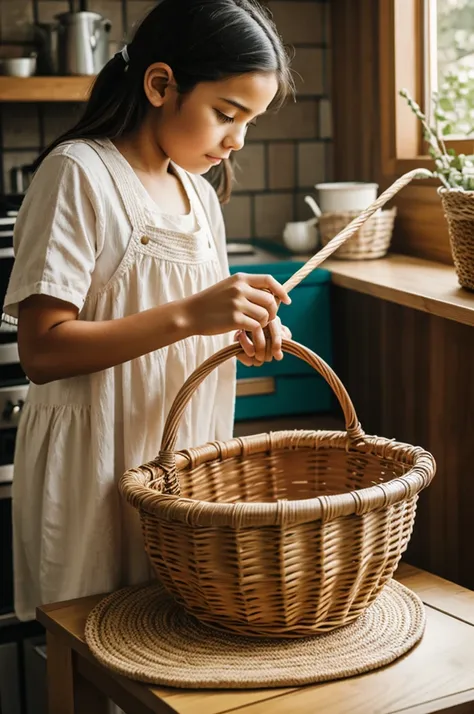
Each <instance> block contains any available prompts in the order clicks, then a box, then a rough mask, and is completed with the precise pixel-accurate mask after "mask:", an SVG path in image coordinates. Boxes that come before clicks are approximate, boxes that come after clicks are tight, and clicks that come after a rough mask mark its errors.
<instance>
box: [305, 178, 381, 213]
mask: <svg viewBox="0 0 474 714" xmlns="http://www.w3.org/2000/svg"><path fill="white" fill-rule="evenodd" d="M315 189H316V191H317V192H318V205H319V208H320V209H321V211H322V213H343V212H345V211H359V212H360V211H363V210H364V209H366V208H367V207H368V206H370V204H371V203H373V202H374V201H375V199H376V198H377V190H378V184H376V183H361V182H358V181H350V182H347V181H346V182H342V181H341V182H337V183H317V184H316V185H315Z"/></svg>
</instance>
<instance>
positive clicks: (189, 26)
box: [36, 0, 293, 203]
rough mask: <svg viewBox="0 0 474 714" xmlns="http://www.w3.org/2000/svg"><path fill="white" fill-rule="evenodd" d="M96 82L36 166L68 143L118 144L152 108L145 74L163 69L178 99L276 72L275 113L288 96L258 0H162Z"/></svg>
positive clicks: (281, 55) (275, 38)
mask: <svg viewBox="0 0 474 714" xmlns="http://www.w3.org/2000/svg"><path fill="white" fill-rule="evenodd" d="M127 49H128V55H129V58H130V60H129V63H128V64H126V62H125V60H124V58H123V56H122V54H121V53H118V54H117V55H115V57H113V58H112V59H111V60H110V61H109V62H108V63H107V64H106V65H105V67H104V68H103V70H102V71H101V72H100V74H99V75H98V77H97V79H96V81H95V83H94V86H93V88H92V92H91V95H90V98H89V101H88V102H87V105H86V108H85V110H84V114H83V116H82V118H81V119H80V120H79V121H78V123H77V124H76V125H75V126H74V127H73V128H72V129H70V130H69V131H67V132H66V133H64V134H63V135H62V136H60V137H59V138H58V139H56V140H55V141H54V142H53V143H52V144H51V145H50V146H49V147H48V148H47V149H46V150H45V151H44V152H43V153H42V154H41V156H40V157H39V158H38V160H37V162H36V167H38V166H39V165H40V163H41V162H42V161H43V159H44V158H45V157H46V156H47V155H48V154H49V153H50V152H51V151H52V150H53V149H54V148H55V147H56V146H58V145H59V144H61V143H63V142H65V141H69V140H73V139H103V138H109V139H115V138H118V137H119V136H122V135H124V134H128V133H130V132H133V131H134V130H136V129H137V128H138V127H139V126H140V124H141V122H142V121H143V119H144V117H145V115H146V113H147V111H148V109H149V106H150V105H149V102H148V99H147V97H146V95H145V92H144V89H143V78H144V75H145V72H146V70H147V68H148V67H149V66H150V65H151V64H153V63H154V62H164V63H166V64H168V65H169V66H170V67H171V69H172V70H173V73H174V77H175V80H176V84H177V88H178V92H179V94H180V95H181V97H183V96H184V95H185V94H187V93H189V92H191V90H192V89H193V88H194V87H195V86H196V85H197V84H198V83H199V82H209V81H216V80H220V79H225V78H227V77H230V76H235V75H241V74H244V73H246V72H275V74H276V76H277V79H278V92H277V95H276V96H275V99H274V101H273V103H272V104H273V106H274V107H275V106H276V107H277V108H278V107H279V106H281V105H282V104H283V102H284V101H285V99H286V98H287V97H288V96H289V95H292V94H293V80H292V76H291V73H290V69H289V58H288V55H287V53H286V51H285V48H284V46H283V42H282V40H281V38H280V36H279V34H278V32H277V30H276V28H275V26H274V24H273V21H272V19H271V15H270V13H269V12H268V11H267V10H266V9H264V8H263V7H262V6H261V5H260V4H259V3H257V2H256V1H255V0H161V2H159V3H158V4H157V5H156V7H154V8H153V10H151V12H150V13H149V14H148V15H147V16H146V17H145V19H144V20H143V21H142V23H141V24H140V25H139V27H138V29H137V30H136V33H135V36H134V38H133V40H132V42H131V43H130V44H129V45H128V47H127ZM206 177H207V178H208V179H209V180H210V182H211V183H212V184H213V185H214V187H215V188H216V190H217V192H218V195H219V198H220V200H221V202H223V203H224V202H226V201H227V200H228V198H229V196H230V190H231V183H232V167H231V164H230V163H229V162H223V163H222V164H221V165H220V166H217V167H215V168H213V169H211V171H210V172H209V173H208V174H206Z"/></svg>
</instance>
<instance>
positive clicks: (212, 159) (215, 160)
mask: <svg viewBox="0 0 474 714" xmlns="http://www.w3.org/2000/svg"><path fill="white" fill-rule="evenodd" d="M206 159H209V161H210V162H211V163H212V164H220V163H221V161H222V159H219V157H218V156H211V155H210V154H206Z"/></svg>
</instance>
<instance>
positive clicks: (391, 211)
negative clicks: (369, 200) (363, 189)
mask: <svg viewBox="0 0 474 714" xmlns="http://www.w3.org/2000/svg"><path fill="white" fill-rule="evenodd" d="M360 214H361V211H327V212H325V213H322V214H321V216H320V217H319V219H318V220H319V222H320V223H321V221H323V222H324V221H325V220H333V219H334V218H335V217H336V218H344V217H349V218H357V216H360ZM381 215H382V216H383V217H384V218H390V217H392V216H393V217H395V216H396V215H397V207H396V206H392V208H379V210H378V211H377V212H376V213H374V215H373V216H371V218H370V220H373V219H374V218H375V219H377V218H380V216H381Z"/></svg>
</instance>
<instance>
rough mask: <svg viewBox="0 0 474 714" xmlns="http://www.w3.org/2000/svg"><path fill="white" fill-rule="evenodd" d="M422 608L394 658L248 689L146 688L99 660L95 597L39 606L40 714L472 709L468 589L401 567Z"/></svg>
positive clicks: (472, 614)
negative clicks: (417, 634)
mask: <svg viewBox="0 0 474 714" xmlns="http://www.w3.org/2000/svg"><path fill="white" fill-rule="evenodd" d="M396 577H397V579H398V580H400V582H402V583H404V584H405V585H407V586H408V587H409V588H411V589H412V590H413V591H415V592H416V593H418V595H419V596H420V597H421V598H422V600H423V602H424V603H425V605H426V611H427V627H426V631H425V634H424V636H423V639H422V640H421V642H420V643H419V644H418V645H417V646H416V647H415V648H414V649H413V650H412V651H411V652H409V653H408V654H407V655H405V656H404V657H402V658H401V659H399V660H397V661H396V662H395V663H393V664H391V665H389V666H388V667H385V668H384V669H379V670H376V671H374V672H371V673H368V674H365V675H362V676H358V677H352V678H350V679H344V680H341V681H336V682H329V683H326V684H318V685H313V686H307V687H294V688H287V689H267V690H262V689H259V690H252V691H245V690H243V691H236V690H233V691H223V690H221V691H210V690H192V691H191V690H178V689H171V688H164V687H149V686H146V685H143V684H139V683H137V682H133V681H131V680H128V679H125V678H124V677H120V676H118V675H114V674H113V673H111V672H109V671H108V670H106V669H104V667H102V666H101V665H99V664H98V663H97V662H96V660H94V658H93V657H92V656H91V655H90V653H89V651H88V648H87V645H86V644H85V642H84V637H83V633H84V624H85V621H86V618H87V615H88V613H89V612H90V610H91V609H92V608H93V607H94V605H95V604H96V603H97V602H98V601H99V600H100V596H93V597H89V598H82V599H80V600H72V601H70V602H63V603H56V604H53V605H46V606H44V607H41V608H39V609H38V612H37V616H38V620H39V621H40V622H41V623H42V624H43V625H44V627H45V628H46V631H47V642H48V682H49V684H48V686H49V714H105V713H106V712H107V711H108V710H107V698H108V697H110V698H111V699H113V700H114V701H115V702H116V703H117V704H118V705H119V706H120V707H121V708H122V709H124V711H126V712H127V714H152V712H157V713H160V714H161V713H163V714H165V713H168V714H169V713H170V712H174V713H176V712H178V714H224V712H232V713H233V714H317V713H320V714H346V713H350V714H356V713H357V714H394V713H395V712H403V714H428V713H429V712H455V713H456V714H474V592H472V591H470V590H466V589H464V588H461V587H459V586H457V585H454V584H453V583H450V582H448V581H446V580H443V579H441V578H438V577H436V576H434V575H431V574H429V573H426V572H423V571H421V570H418V569H417V568H414V567H412V566H409V565H405V564H402V565H401V566H400V567H399V569H398V571H397V575H396Z"/></svg>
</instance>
